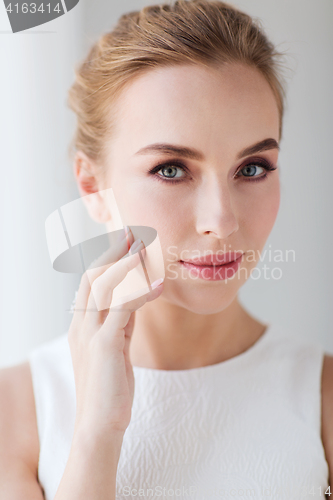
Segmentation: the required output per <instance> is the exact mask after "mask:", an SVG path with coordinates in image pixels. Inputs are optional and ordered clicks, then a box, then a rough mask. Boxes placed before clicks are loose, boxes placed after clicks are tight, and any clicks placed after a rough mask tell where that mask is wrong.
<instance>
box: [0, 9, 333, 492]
mask: <svg viewBox="0 0 333 500" xmlns="http://www.w3.org/2000/svg"><path fill="white" fill-rule="evenodd" d="M277 68H278V54H277V53H276V51H275V50H274V47H273V46H272V45H271V43H270V42H268V40H267V38H266V36H265V35H264V34H263V33H262V31H261V30H260V29H259V28H258V27H257V26H256V24H255V23H254V22H253V20H252V19H251V18H250V17H249V16H247V15H245V14H243V13H241V12H239V11H238V10H236V9H235V8H233V7H231V6H230V5H227V4H224V3H222V2H219V1H212V2H209V1H207V0H198V1H196V0H192V1H184V0H180V1H178V2H176V3H174V4H173V5H159V6H150V7H146V8H144V9H142V10H141V12H133V13H130V14H127V15H124V16H122V17H121V19H120V20H119V22H118V24H117V26H116V27H115V28H114V30H113V31H112V32H110V33H108V34H105V35H104V36H102V37H101V38H100V40H99V41H98V42H97V43H96V44H95V45H94V46H93V47H92V49H91V51H90V53H89V54H88V56H87V58H86V60H85V61H84V62H83V63H82V64H81V65H80V67H79V68H78V70H77V73H76V81H75V83H74V84H73V86H72V88H71V89H70V99H69V104H70V107H71V108H72V109H73V110H74V111H75V113H76V114H77V120H78V123H77V133H76V136H75V150H76V153H75V161H74V165H75V175H76V179H77V183H78V187H79V190H80V193H81V195H83V196H84V195H87V194H91V193H95V196H94V198H93V200H94V201H93V202H91V203H89V204H87V209H88V211H89V214H90V216H91V217H92V218H93V219H94V220H96V221H98V222H103V223H106V224H108V223H109V222H110V219H111V215H110V213H109V211H108V206H107V204H106V203H105V198H104V197H103V196H102V192H103V190H104V189H108V188H110V187H112V189H113V191H114V193H115V197H116V200H117V202H118V203H119V209H120V213H122V214H125V220H130V221H131V224H132V225H133V227H134V226H138V225H142V226H150V227H153V228H155V229H156V230H157V233H158V235H159V238H160V242H161V246H162V251H163V257H164V262H165V279H164V282H163V283H162V284H158V283H157V284H156V286H155V287H153V288H152V290H151V291H150V292H149V293H148V294H146V295H144V296H142V297H139V298H137V299H135V300H132V301H131V302H128V303H126V304H124V305H121V306H118V308H117V309H116V310H115V309H112V310H110V311H109V310H108V309H106V310H103V311H98V310H97V309H96V304H95V297H96V295H98V296H99V297H104V298H107V299H108V300H109V303H111V300H112V290H113V289H114V288H115V287H116V286H117V285H118V284H119V283H121V282H122V280H124V278H125V277H126V276H127V273H128V272H129V271H130V269H134V268H135V266H137V265H138V264H139V263H140V259H139V256H138V252H134V251H133V252H131V253H130V254H129V255H128V257H127V258H126V259H121V257H122V256H124V255H125V254H126V253H127V251H128V247H127V242H128V241H129V243H130V245H133V243H134V240H135V237H134V235H133V234H132V233H131V231H128V234H127V238H126V237H125V234H124V239H123V240H122V243H121V246H120V249H119V255H118V259H117V261H116V262H115V263H114V264H113V265H111V266H110V265H106V263H107V256H105V255H104V256H101V257H100V258H99V260H98V261H97V263H95V266H94V268H93V269H90V275H89V278H88V275H87V273H84V275H83V276H82V280H81V283H80V287H79V290H78V294H77V299H76V304H75V312H74V315H73V320H72V323H71V325H70V329H69V332H68V336H67V335H65V336H61V337H59V338H58V339H56V340H55V341H53V342H50V343H47V344H46V345H44V346H42V347H40V348H38V349H37V350H35V351H34V352H33V353H32V354H31V356H30V357H29V362H27V363H24V364H22V365H19V366H16V367H11V368H7V369H5V370H2V373H1V387H0V389H1V390H0V397H1V408H2V412H1V417H0V422H1V431H2V432H1V447H0V492H1V498H8V499H9V498H10V499H11V500H14V499H15V500H16V499H20V500H21V499H22V498H24V499H25V500H39V499H42V498H43V497H44V498H46V499H47V500H51V499H56V500H78V499H80V500H81V499H82V498H84V499H85V500H90V499H99V500H104V499H108V500H109V499H113V498H119V499H120V498H128V497H129V498H135V497H137V496H144V497H145V496H150V497H152V496H164V497H168V498H169V497H171V496H182V497H189V498H198V499H199V498H200V499H203V498H214V497H215V496H219V497H222V498H244V497H245V496H246V495H250V496H255V497H256V498H267V497H268V498H275V499H282V498H288V499H289V498H293V499H301V498H302V499H303V498H316V497H318V498H319V497H320V498H322V497H325V495H326V496H327V498H329V493H330V492H329V489H328V485H329V480H330V482H331V483H332V477H333V357H332V356H328V355H326V354H325V353H323V351H322V349H321V347H320V346H319V345H317V344H315V343H308V342H305V341H304V342H302V341H298V340H297V341H296V340H292V339H291V338H290V337H288V335H287V334H286V333H284V332H283V331H282V329H281V328H279V327H278V326H277V325H266V324H263V323H262V322H260V321H259V320H257V319H256V318H254V317H253V316H252V315H251V314H250V313H249V312H248V311H246V310H245V309H244V307H243V306H242V305H241V304H240V302H239V300H238V295H237V294H238V291H239V289H240V287H241V286H242V285H243V284H244V283H245V281H246V280H247V279H248V278H249V276H250V273H251V270H252V269H254V268H255V267H256V264H257V262H258V260H259V255H260V252H261V250H262V249H263V247H264V245H265V242H266V240H267V238H268V236H269V234H270V232H271V230H272V227H273V225H274V222H275V219H276V216H277V213H278V208H279V201H280V189H279V187H280V186H279V170H278V167H277V161H278V150H279V141H280V139H281V130H282V117H283V99H284V94H283V87H282V84H281V80H280V77H279V75H278V71H277ZM87 198H88V197H87ZM87 198H86V199H87ZM86 199H85V200H86ZM131 248H132V250H133V246H132V247H131ZM138 248H139V249H140V248H141V251H142V252H143V253H144V252H145V249H144V246H143V245H142V246H141V247H140V246H139V247H137V249H138ZM229 251H230V253H229ZM232 252H235V253H232ZM239 254H240V257H239V258H237V256H238V255H239ZM250 254H251V258H250V259H249V258H247V257H248V256H249V255H250ZM198 255H199V256H201V257H203V258H205V256H206V260H205V259H204V260H205V261H204V262H203V261H201V262H199V264H200V265H195V264H194V263H193V261H194V257H198ZM207 255H208V257H207ZM212 255H214V256H215V257H213V256H212ZM222 255H223V258H224V259H225V258H229V260H231V261H234V262H233V264H230V265H229V266H228V265H227V264H223V265H222V264H221V260H218V259H219V258H221V256H222ZM253 255H256V257H257V258H256V259H253ZM214 259H215V260H214ZM235 259H237V262H236V263H235ZM191 261H192V262H191ZM224 262H225V261H224ZM96 264H97V265H96ZM227 268H229V269H232V268H233V270H232V271H231V272H230V274H227V272H226V269H227ZM215 272H216V276H215V278H214V279H212V276H213V275H215V274H214V273H215ZM92 284H93V287H92ZM92 289H93V291H94V293H92ZM94 306H95V308H94ZM136 312H137V314H136ZM134 381H135V391H134ZM329 474H330V476H329Z"/></svg>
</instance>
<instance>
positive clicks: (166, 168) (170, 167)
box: [148, 161, 188, 183]
mask: <svg viewBox="0 0 333 500" xmlns="http://www.w3.org/2000/svg"><path fill="white" fill-rule="evenodd" d="M159 172H161V174H160V173H159ZM148 173H149V174H151V175H153V176H154V177H155V178H156V179H158V180H160V181H162V182H168V183H177V182H182V181H183V180H184V179H185V178H186V177H188V169H187V167H185V165H183V164H179V163H178V162H177V161H170V162H168V163H163V164H160V165H156V167H154V168H152V169H151V170H149V172H148Z"/></svg>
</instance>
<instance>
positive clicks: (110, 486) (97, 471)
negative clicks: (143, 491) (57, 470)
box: [54, 431, 123, 500]
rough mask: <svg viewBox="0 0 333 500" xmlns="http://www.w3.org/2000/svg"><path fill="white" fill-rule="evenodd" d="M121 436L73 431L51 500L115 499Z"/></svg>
mask: <svg viewBox="0 0 333 500" xmlns="http://www.w3.org/2000/svg"><path fill="white" fill-rule="evenodd" d="M122 439H123V434H121V433H119V434H115V435H112V436H105V435H103V436H102V435H101V436H93V435H92V433H89V432H84V431H80V432H76V433H75V434H74V438H73V441H72V447H71V451H70V454H69V458H68V462H67V465H66V468H65V472H64V475H63V477H62V480H61V482H60V485H59V488H58V490H57V493H56V496H55V498H54V500H82V499H83V498H84V500H96V498H98V500H115V498H116V475H117V467H118V461H119V456H120V451H121V445H122Z"/></svg>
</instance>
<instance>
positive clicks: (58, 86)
mask: <svg viewBox="0 0 333 500" xmlns="http://www.w3.org/2000/svg"><path fill="white" fill-rule="evenodd" d="M151 3H158V2H144V1H139V0H136V1H134V0H132V1H129V0H122V1H121V2H110V1H106V0H95V1H92V0H81V1H80V2H79V4H78V5H77V6H76V7H75V8H74V9H73V10H72V11H70V12H69V13H68V14H66V15H64V16H61V17H60V18H58V19H55V20H53V21H51V22H49V23H47V24H45V25H41V26H39V27H36V28H34V29H31V30H29V31H27V32H22V33H16V34H12V33H11V31H10V25H9V21H8V18H7V16H6V12H5V11H4V7H3V5H2V6H1V5H0V58H1V59H0V60H1V61H2V71H1V80H0V109H1V115H0V137H1V139H0V140H1V181H2V189H1V197H0V199H1V210H0V231H1V246H0V252H1V255H0V266H1V267H0V272H1V278H0V290H1V292H0V294H1V296H0V303H1V312H0V366H6V365H10V364H14V363H18V362H20V361H22V360H24V359H25V357H26V355H27V353H28V352H29V350H30V349H32V348H34V347H35V346H37V345H39V344H40V343H42V342H45V341H47V340H49V339H52V338H54V337H56V336H58V335H60V334H62V333H65V332H66V331H67V329H68V327H69V324H70V321H71V315H70V314H69V313H68V311H67V310H68V309H69V308H70V305H71V302H72V299H73V297H74V293H75V290H76V289H77V287H78V283H79V276H78V275H70V274H61V273H57V272H55V271H54V270H53V269H52V266H51V263H50V260H49V256H48V251H47V246H46V240H45V232H44V222H45V219H46V218H47V216H48V215H49V214H50V213H51V212H52V211H53V210H55V209H56V208H58V207H60V206H61V205H63V204H65V203H68V202H70V201H72V200H73V199H75V198H77V197H78V196H79V193H78V190H77V188H76V185H75V182H74V176H73V173H72V165H71V164H70V161H69V159H68V156H67V148H68V145H69V142H70V140H71V138H72V134H73V131H74V116H73V115H72V113H71V112H70V111H69V110H68V109H67V108H66V94H67V90H68V88H69V86H70V84H71V83H72V81H73V77H74V73H73V68H74V64H75V63H77V62H78V61H79V59H80V58H82V57H83V56H84V55H85V54H86V51H87V50H88V48H89V47H90V44H91V43H92V42H93V41H95V40H96V38H97V37H98V36H99V35H100V34H101V33H102V32H105V31H108V30H109V29H111V28H112V26H113V25H114V23H115V22H116V20H117V18H118V17H119V15H120V14H121V13H123V12H126V11H130V10H137V9H140V8H141V7H142V6H144V5H148V4H151ZM233 3H234V5H236V6H238V7H240V8H242V9H243V10H245V11H247V12H248V13H250V14H252V15H254V16H256V17H258V18H260V19H261V20H262V22H263V25H264V27H265V30H266V32H267V33H268V35H269V37H270V38H271V39H272V41H273V42H275V43H277V44H278V48H279V49H280V50H283V51H287V52H288V54H289V56H288V60H287V62H288V65H289V67H290V68H291V69H290V71H289V72H288V74H287V80H288V107H287V112H286V116H285V122H284V137H283V140H282V142H281V153H280V169H281V177H280V178H281V206H280V212H279V215H278V218H277V221H276V224H275V227H274V229H273V231H272V233H271V235H270V237H269V239H268V241H267V244H266V248H267V249H268V248H272V249H281V250H282V251H284V252H285V250H288V249H293V250H295V254H296V261H295V262H286V263H283V264H282V265H280V264H277V265H279V266H280V267H281V268H282V270H283V275H282V278H281V279H280V280H273V279H269V280H264V279H260V280H249V281H248V282H247V283H246V284H245V285H244V287H243V288H242V290H241V292H240V297H241V300H242V302H243V304H244V305H245V306H246V307H247V308H248V310H249V311H250V312H251V313H252V314H254V315H255V316H256V317H258V318H259V319H261V320H262V321H264V322H270V323H275V322H276V323H279V324H280V325H282V326H285V327H286V328H287V329H288V330H289V331H290V334H291V335H297V336H303V337H304V338H306V339H314V340H316V341H319V342H320V343H321V344H322V345H323V346H324V348H325V349H326V351H327V352H331V353H333V313H332V309H333V308H332V305H333V300H332V299H333V292H332V280H333V271H332V263H331V258H332V257H331V255H332V250H331V249H332V239H333V238H332V234H333V228H332V221H331V217H332V213H333V210H332V209H333V197H332V191H333V167H332V161H331V149H332V138H333V136H332V131H333V126H332V116H333V98H332V88H333V67H332V59H333V58H332V54H333V30H332V29H331V27H332V22H333V2H332V0H316V1H309V0H307V1H304V0H288V1H287V0H251V2H250V1H248V0H247V1H246V0H237V1H235V2H233ZM269 245H270V246H269ZM267 265H269V266H272V263H267Z"/></svg>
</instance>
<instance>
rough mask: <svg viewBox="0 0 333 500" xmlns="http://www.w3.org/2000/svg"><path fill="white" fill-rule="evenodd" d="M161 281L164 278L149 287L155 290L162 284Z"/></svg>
mask: <svg viewBox="0 0 333 500" xmlns="http://www.w3.org/2000/svg"><path fill="white" fill-rule="evenodd" d="M163 281H164V278H160V279H158V280H156V281H154V283H152V284H151V287H152V288H157V287H158V286H159V285H161V284H162V283H163Z"/></svg>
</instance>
